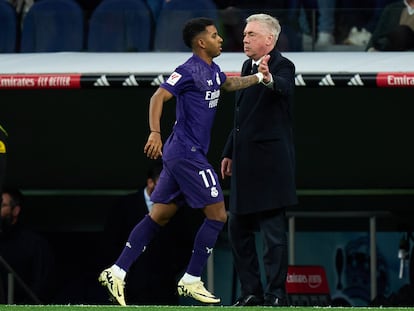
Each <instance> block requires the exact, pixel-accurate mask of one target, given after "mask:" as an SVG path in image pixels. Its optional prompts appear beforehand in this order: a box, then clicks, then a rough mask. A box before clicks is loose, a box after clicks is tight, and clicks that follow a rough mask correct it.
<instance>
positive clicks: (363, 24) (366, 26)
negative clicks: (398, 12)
mask: <svg viewBox="0 0 414 311" xmlns="http://www.w3.org/2000/svg"><path fill="white" fill-rule="evenodd" d="M396 1H400V0H365V1H360V0H336V7H337V14H336V31H335V37H336V40H337V42H340V43H344V44H353V42H357V43H360V45H362V46H365V43H364V42H368V40H369V39H370V37H371V34H372V32H373V31H374V29H375V27H376V25H377V23H378V21H379V17H380V15H381V12H382V10H383V9H384V8H385V7H386V6H387V5H388V4H390V3H393V2H396Z"/></svg>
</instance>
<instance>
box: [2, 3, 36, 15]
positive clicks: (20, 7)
mask: <svg viewBox="0 0 414 311" xmlns="http://www.w3.org/2000/svg"><path fill="white" fill-rule="evenodd" d="M8 1H9V2H10V3H11V4H12V5H13V6H14V7H15V8H16V12H17V14H18V16H19V17H20V18H22V17H23V16H24V15H26V13H27V12H28V11H29V9H30V7H31V6H32V5H33V3H34V2H35V0H8Z"/></svg>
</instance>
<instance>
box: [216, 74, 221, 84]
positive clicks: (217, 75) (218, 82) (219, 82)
mask: <svg viewBox="0 0 414 311" xmlns="http://www.w3.org/2000/svg"><path fill="white" fill-rule="evenodd" d="M216 82H217V84H218V85H221V80H220V75H219V74H218V72H216Z"/></svg>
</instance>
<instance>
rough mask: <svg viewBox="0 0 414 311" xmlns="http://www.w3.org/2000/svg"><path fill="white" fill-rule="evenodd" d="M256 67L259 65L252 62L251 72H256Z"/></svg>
mask: <svg viewBox="0 0 414 311" xmlns="http://www.w3.org/2000/svg"><path fill="white" fill-rule="evenodd" d="M257 67H259V66H258V65H256V64H253V66H252V73H257Z"/></svg>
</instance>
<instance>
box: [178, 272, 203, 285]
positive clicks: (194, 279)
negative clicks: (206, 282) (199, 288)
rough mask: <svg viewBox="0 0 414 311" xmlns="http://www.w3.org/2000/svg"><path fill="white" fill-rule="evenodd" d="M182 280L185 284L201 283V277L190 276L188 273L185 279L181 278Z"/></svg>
mask: <svg viewBox="0 0 414 311" xmlns="http://www.w3.org/2000/svg"><path fill="white" fill-rule="evenodd" d="M181 280H183V282H184V283H187V284H188V283H190V284H191V283H195V282H199V281H201V277H199V276H194V275H191V274H188V273H187V272H186V273H184V275H183V277H182V278H181Z"/></svg>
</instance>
